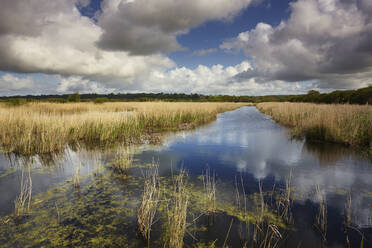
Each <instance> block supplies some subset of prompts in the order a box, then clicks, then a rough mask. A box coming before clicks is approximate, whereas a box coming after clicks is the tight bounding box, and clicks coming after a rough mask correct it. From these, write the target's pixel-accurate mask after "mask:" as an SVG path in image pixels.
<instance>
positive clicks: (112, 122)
mask: <svg viewBox="0 0 372 248" xmlns="http://www.w3.org/2000/svg"><path fill="white" fill-rule="evenodd" d="M243 105H244V104H241V103H165V102H145V103H141V102H136V103H118V102H108V103H104V104H94V103H85V102H80V103H64V104H61V103H37V102H32V103H28V104H27V105H22V106H17V107H9V106H7V105H5V104H0V145H1V148H2V149H3V150H5V151H7V152H15V153H20V154H41V153H50V152H54V151H59V150H63V149H64V148H66V147H67V146H68V145H75V144H89V145H98V146H103V145H112V144H114V143H124V144H126V145H129V144H135V143H143V142H146V141H148V140H150V141H151V140H153V137H156V136H158V133H159V132H161V131H166V130H177V129H180V128H184V127H188V128H192V127H195V126H198V125H202V124H205V123H208V122H210V121H213V120H215V119H216V116H217V114H218V113H221V112H224V111H228V110H232V109H236V108H238V107H240V106H243Z"/></svg>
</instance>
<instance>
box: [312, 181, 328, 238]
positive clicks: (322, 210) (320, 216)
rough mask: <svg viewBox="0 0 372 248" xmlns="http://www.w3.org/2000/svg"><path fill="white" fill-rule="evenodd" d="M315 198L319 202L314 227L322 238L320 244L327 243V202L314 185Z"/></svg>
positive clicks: (317, 186) (321, 192)
mask: <svg viewBox="0 0 372 248" xmlns="http://www.w3.org/2000/svg"><path fill="white" fill-rule="evenodd" d="M316 197H317V200H318V201H319V207H318V213H317V215H316V218H315V227H316V228H317V229H318V230H319V232H320V234H321V236H322V244H324V243H325V242H326V241H327V223H328V222H327V218H328V216H327V201H326V196H325V194H324V192H323V191H322V190H321V189H320V186H319V185H316Z"/></svg>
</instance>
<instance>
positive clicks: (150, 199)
mask: <svg viewBox="0 0 372 248" xmlns="http://www.w3.org/2000/svg"><path fill="white" fill-rule="evenodd" d="M159 202H160V189H159V175H158V167H154V168H152V169H151V170H150V172H148V174H147V175H146V180H145V183H144V189H143V194H142V201H141V205H140V207H139V209H138V213H137V222H138V230H139V232H140V234H141V235H142V237H143V238H144V239H146V240H147V246H148V247H150V237H151V227H152V225H153V223H154V219H155V215H156V212H157V208H158V205H159Z"/></svg>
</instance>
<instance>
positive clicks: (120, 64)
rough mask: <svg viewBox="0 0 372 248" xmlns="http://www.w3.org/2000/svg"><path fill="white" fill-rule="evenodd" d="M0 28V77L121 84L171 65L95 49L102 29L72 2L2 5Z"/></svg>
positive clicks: (166, 60)
mask: <svg viewBox="0 0 372 248" xmlns="http://www.w3.org/2000/svg"><path fill="white" fill-rule="evenodd" d="M34 10H35V11H34ZM8 13H12V14H11V15H12V16H17V18H16V19H14V18H12V17H11V15H10V14H8ZM0 25H1V27H0V57H1V60H0V70H3V71H11V72H18V73H34V72H37V73H47V74H59V75H64V76H71V75H80V76H83V77H86V78H89V79H91V80H98V79H99V80H102V79H105V80H106V79H111V78H116V79H118V78H121V79H122V81H121V82H120V83H125V82H126V81H130V80H131V79H132V78H135V77H136V76H137V75H139V74H146V73H149V72H151V71H152V70H164V69H167V68H170V67H173V66H174V65H175V64H174V62H173V61H172V60H170V59H169V58H168V57H166V56H164V55H161V54H154V55H148V56H130V55H129V53H128V52H110V51H103V50H101V49H99V48H97V46H96V45H95V42H96V41H97V40H98V39H99V37H100V35H101V34H102V32H103V31H102V29H101V28H100V27H99V26H97V25H96V24H95V23H94V22H93V21H92V20H91V19H89V18H87V17H84V16H81V14H80V13H79V11H78V10H77V8H76V7H75V1H72V0H67V1H49V0H39V1H25V0H19V1H8V0H6V1H5V2H4V5H3V2H2V8H1V9H0ZM23 27H27V28H23ZM116 82H118V81H116Z"/></svg>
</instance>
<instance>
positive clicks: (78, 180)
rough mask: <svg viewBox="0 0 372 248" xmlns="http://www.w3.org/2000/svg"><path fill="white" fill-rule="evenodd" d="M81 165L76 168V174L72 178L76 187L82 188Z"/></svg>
mask: <svg viewBox="0 0 372 248" xmlns="http://www.w3.org/2000/svg"><path fill="white" fill-rule="evenodd" d="M80 167H81V166H80V165H79V166H77V167H75V168H74V175H73V178H72V182H73V185H74V188H80Z"/></svg>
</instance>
